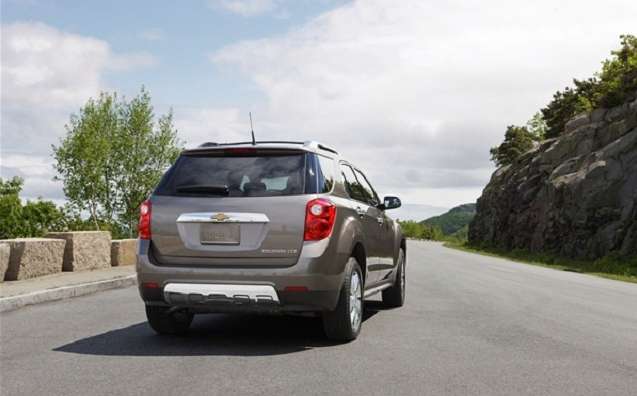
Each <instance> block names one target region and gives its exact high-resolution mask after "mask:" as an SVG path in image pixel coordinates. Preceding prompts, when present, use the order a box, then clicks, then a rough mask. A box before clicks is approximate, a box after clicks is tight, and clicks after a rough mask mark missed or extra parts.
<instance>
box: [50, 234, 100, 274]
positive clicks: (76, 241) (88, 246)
mask: <svg viewBox="0 0 637 396" xmlns="http://www.w3.org/2000/svg"><path fill="white" fill-rule="evenodd" d="M46 237H47V238H55V239H63V240H65V241H66V249H65V250H64V265H63V266H62V270H63V271H83V270H93V269H100V268H110V266H111V234H110V233H109V232H108V231H73V232H50V233H48V234H47V235H46Z"/></svg>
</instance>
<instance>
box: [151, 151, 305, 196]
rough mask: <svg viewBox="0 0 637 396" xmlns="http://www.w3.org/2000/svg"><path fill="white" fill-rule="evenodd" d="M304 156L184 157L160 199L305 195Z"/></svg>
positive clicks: (215, 154) (169, 175) (165, 182)
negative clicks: (164, 196)
mask: <svg viewBox="0 0 637 396" xmlns="http://www.w3.org/2000/svg"><path fill="white" fill-rule="evenodd" d="M305 163H306V155H305V153H304V152H283V153H281V152H273V153H267V152H264V151H262V150H259V151H256V152H255V153H248V154H243V153H240V154H227V153H224V152H223V151H221V150H220V151H219V152H211V153H207V154H198V153H187V154H182V155H181V156H180V157H179V159H178V160H177V162H176V163H175V164H174V165H173V166H172V167H171V169H170V170H169V171H168V172H167V173H166V175H165V176H164V178H163V179H162V181H161V182H160V184H159V186H158V187H157V189H156V190H155V194H157V195H179V196H215V197H270V196H282V195H297V194H303V193H304V191H305V166H306V165H305Z"/></svg>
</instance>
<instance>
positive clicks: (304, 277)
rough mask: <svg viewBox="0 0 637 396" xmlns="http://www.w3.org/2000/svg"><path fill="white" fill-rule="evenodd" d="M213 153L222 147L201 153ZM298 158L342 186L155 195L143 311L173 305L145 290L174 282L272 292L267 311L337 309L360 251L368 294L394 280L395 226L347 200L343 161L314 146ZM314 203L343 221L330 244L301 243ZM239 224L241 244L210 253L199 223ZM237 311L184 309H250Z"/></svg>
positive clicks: (144, 253)
mask: <svg viewBox="0 0 637 396" xmlns="http://www.w3.org/2000/svg"><path fill="white" fill-rule="evenodd" d="M258 146H259V145H258ZM263 146H267V147H268V148H275V149H277V148H286V149H290V148H295V149H299V145H298V144H288V143H272V144H267V145H263ZM223 147H232V148H234V147H245V144H238V145H227V146H223ZM212 149H216V147H215V148H209V147H208V148H205V149H201V150H199V151H201V152H202V153H205V152H206V150H212ZM301 149H302V150H306V151H307V152H309V153H314V154H319V155H322V156H324V158H323V159H324V160H325V159H326V158H327V159H329V160H330V161H331V162H329V161H328V162H327V163H329V164H332V165H333V171H334V173H335V179H334V183H333V186H332V188H331V190H330V191H329V192H326V193H320V194H319V193H316V194H301V195H287V196H272V197H241V198H233V197H214V198H210V197H205V198H204V197H182V196H179V197H174V196H165V195H158V194H153V195H151V197H150V201H151V203H152V221H151V230H152V240H140V243H139V244H138V246H139V251H138V260H137V273H138V282H139V289H140V294H141V296H142V299H144V301H145V302H146V304H151V305H169V304H168V303H167V302H166V299H164V298H163V297H162V296H161V295H160V294H153V293H154V292H153V291H151V290H146V289H145V286H144V285H146V284H153V285H157V286H159V287H158V289H159V290H162V289H163V287H165V286H166V285H168V284H171V283H192V284H226V285H232V284H235V285H236V284H240V285H268V286H272V287H273V288H274V289H275V290H276V292H277V293H278V296H279V300H280V304H279V305H277V306H276V307H275V308H272V307H268V308H267V310H270V309H275V310H282V311H324V310H332V309H334V307H335V306H336V303H337V301H338V294H339V291H340V289H341V287H342V284H343V279H344V276H345V267H346V265H347V262H348V260H349V259H350V257H352V255H353V254H354V252H355V251H362V252H364V257H363V258H362V261H363V262H360V263H359V264H360V265H361V267H362V269H363V277H364V283H365V285H364V287H365V290H371V289H372V288H375V287H377V286H378V285H379V284H383V283H387V282H390V281H392V280H393V277H394V276H395V273H396V259H397V257H398V250H397V249H400V248H401V242H404V240H403V236H402V233H401V232H400V227H399V226H398V224H397V223H396V222H395V221H394V220H393V219H391V217H390V216H388V215H387V213H386V211H385V210H383V209H382V208H381V207H380V205H379V206H372V205H369V204H367V203H364V202H361V201H357V200H353V199H351V198H350V197H349V195H348V192H347V189H346V188H345V185H344V181H343V180H342V178H340V177H339V176H340V172H339V171H338V164H339V161H341V158H340V157H339V156H338V155H337V154H335V153H334V152H332V151H328V150H325V149H321V148H320V146H319V145H317V144H314V145H309V146H306V145H303V146H302V147H301ZM192 151H193V150H190V151H188V152H192ZM316 198H325V199H328V200H329V201H331V202H332V203H333V204H334V205H335V206H336V220H335V223H334V226H333V229H332V232H331V234H330V236H329V237H328V238H325V239H323V240H320V241H303V229H304V224H305V223H304V222H305V211H306V204H307V202H308V201H310V200H312V199H316ZM217 217H218V218H219V219H222V220H221V221H218V220H216V218H217ZM226 217H228V218H229V219H226ZM180 219H181V221H178V220H180ZM208 220H210V221H208ZM233 221H236V222H237V223H240V238H239V239H240V240H239V242H238V243H236V241H235V240H232V241H231V242H232V243H229V244H224V243H217V242H219V241H216V242H215V243H214V244H212V245H207V244H202V243H201V240H197V235H201V234H200V231H199V230H198V228H197V227H201V224H206V223H217V222H219V223H226V222H228V224H230V223H232V222H233ZM228 229H232V227H230V228H228ZM223 242H225V240H224V241H223ZM299 290H300V291H299ZM235 305H237V306H235ZM239 305H241V304H231V305H226V306H218V305H213V304H211V305H197V306H188V307H186V308H189V309H192V310H195V311H204V312H226V311H229V312H233V311H235V310H236V311H241V310H244V309H248V310H250V307H246V306H242V307H239ZM252 308H254V309H255V310H257V309H259V307H252Z"/></svg>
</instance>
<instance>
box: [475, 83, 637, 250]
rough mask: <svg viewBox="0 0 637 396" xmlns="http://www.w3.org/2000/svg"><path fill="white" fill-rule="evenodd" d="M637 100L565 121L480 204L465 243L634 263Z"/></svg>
mask: <svg viewBox="0 0 637 396" xmlns="http://www.w3.org/2000/svg"><path fill="white" fill-rule="evenodd" d="M636 97H637V93H636V95H634V96H633V97H632V99H631V100H629V101H628V102H627V103H625V104H624V105H622V106H618V107H615V108H612V109H597V110H594V111H593V112H591V113H589V114H582V115H579V116H577V117H575V118H573V119H572V120H570V121H569V122H568V123H567V124H566V126H565V129H564V132H563V133H562V134H561V135H560V136H559V137H558V138H555V139H549V140H545V141H543V142H542V143H540V144H539V145H538V146H537V147H536V148H535V149H533V150H531V151H529V152H527V153H525V154H524V155H522V156H521V157H520V158H518V159H517V160H516V161H515V162H514V163H513V164H511V165H507V166H504V167H501V168H500V169H498V170H497V171H496V172H495V173H494V174H493V176H492V177H491V181H490V182H489V184H488V185H487V186H486V187H485V189H484V191H483V193H482V196H481V197H480V198H479V199H478V204H477V213H476V216H475V217H474V219H473V221H472V222H471V224H470V226H469V242H470V243H471V244H474V245H481V246H490V247H495V248H502V249H508V250H510V249H525V250H529V251H532V252H551V253H555V254H558V255H562V256H566V257H572V258H584V259H595V258H599V257H602V256H605V255H607V254H609V253H617V254H619V255H621V256H635V255H637V100H635V98H636Z"/></svg>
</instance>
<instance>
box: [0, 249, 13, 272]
mask: <svg viewBox="0 0 637 396" xmlns="http://www.w3.org/2000/svg"><path fill="white" fill-rule="evenodd" d="M10 257H11V247H10V246H9V244H8V243H5V242H0V282H2V281H4V275H5V274H6V273H7V268H9V258H10Z"/></svg>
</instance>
